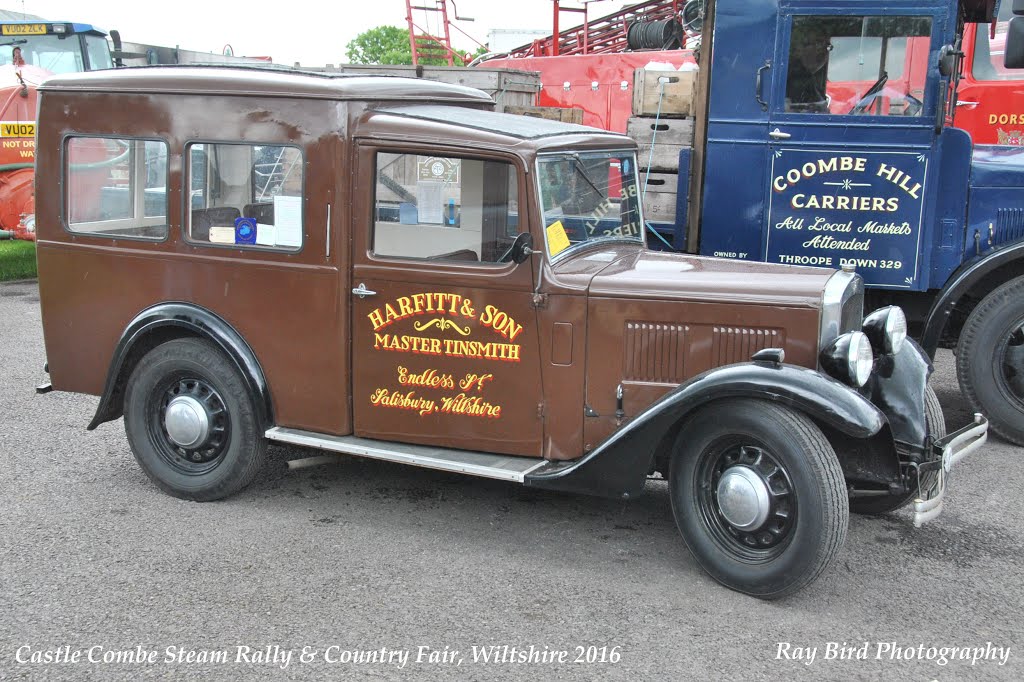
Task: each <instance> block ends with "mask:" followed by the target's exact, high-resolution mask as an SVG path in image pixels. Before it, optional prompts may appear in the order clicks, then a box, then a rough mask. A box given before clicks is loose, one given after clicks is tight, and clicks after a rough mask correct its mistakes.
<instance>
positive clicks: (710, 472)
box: [669, 400, 850, 599]
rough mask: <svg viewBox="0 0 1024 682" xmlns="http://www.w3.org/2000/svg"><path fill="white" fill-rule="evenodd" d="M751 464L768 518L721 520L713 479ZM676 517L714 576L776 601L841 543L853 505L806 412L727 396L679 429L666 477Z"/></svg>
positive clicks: (813, 574)
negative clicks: (749, 525)
mask: <svg viewBox="0 0 1024 682" xmlns="http://www.w3.org/2000/svg"><path fill="white" fill-rule="evenodd" d="M733 467H736V469H742V468H746V469H750V470H751V471H753V472H755V473H756V475H757V476H760V477H761V479H762V480H763V481H764V485H765V489H766V490H768V491H770V492H769V496H770V498H771V503H770V512H769V513H768V517H767V519H766V520H765V521H764V522H763V523H762V524H761V525H759V526H757V527H755V528H753V529H752V530H749V531H741V530H739V529H737V527H735V526H733V525H732V524H731V523H730V522H729V521H727V520H726V518H725V515H724V513H723V511H722V508H721V506H720V505H719V504H718V491H717V485H718V482H721V480H722V477H723V475H724V474H726V473H727V472H729V471H731V470H733ZM669 490H670V495H671V499H672V513H673V515H674V516H675V519H676V525H677V526H678V527H679V532H680V533H681V535H682V536H683V540H684V541H685V542H686V546H687V547H688V548H689V550H690V552H691V553H692V554H693V556H694V558H695V559H696V560H697V563H699V564H700V565H701V567H702V568H703V569H704V570H705V571H707V572H708V573H709V574H710V575H711V577H712V578H714V579H715V580H717V581H718V582H720V583H721V584H723V585H725V586H726V587H729V588H731V589H734V590H737V591H739V592H743V593H745V594H749V595H752V596H755V597H760V598H762V599H777V598H780V597H784V596H786V595H788V594H791V593H793V592H796V591H797V590H800V589H801V588H803V587H805V586H807V585H808V584H810V583H811V582H813V581H814V580H815V579H816V578H817V577H818V576H819V575H820V574H821V573H822V571H824V570H825V569H826V568H828V566H829V565H830V564H831V563H832V562H833V561H834V560H835V558H836V556H837V555H838V554H839V550H840V548H841V547H842V546H843V543H844V542H845V540H846V530H847V525H848V523H849V516H850V511H849V506H848V500H847V493H846V484H845V481H844V479H843V472H842V469H841V468H840V466H839V460H838V458H837V457H836V454H835V451H834V450H833V449H832V446H831V444H830V443H829V442H828V440H827V439H826V438H825V436H824V434H822V432H821V430H820V429H819V428H818V427H817V426H816V425H815V424H814V423H813V422H812V421H811V420H810V419H808V418H807V417H805V416H804V415H802V414H799V413H797V412H794V411H792V410H790V409H787V408H785V407H781V406H779V405H775V404H772V403H769V402H765V401H761V400H730V401H723V402H720V403H716V404H713V405H711V406H709V407H707V408H705V409H703V410H701V411H700V413H698V414H697V415H695V416H694V417H693V418H692V419H691V420H690V421H689V422H688V423H687V424H686V425H684V427H683V429H682V430H681V431H680V435H679V438H678V439H677V441H676V447H675V451H674V453H673V457H672V465H671V470H670V474H669Z"/></svg>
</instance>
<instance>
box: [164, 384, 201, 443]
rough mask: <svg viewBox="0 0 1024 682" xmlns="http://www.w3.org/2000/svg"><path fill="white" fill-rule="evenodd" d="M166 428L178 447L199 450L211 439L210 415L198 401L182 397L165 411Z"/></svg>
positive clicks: (185, 396) (172, 402) (189, 397)
mask: <svg viewBox="0 0 1024 682" xmlns="http://www.w3.org/2000/svg"><path fill="white" fill-rule="evenodd" d="M164 428H165V429H167V436H168V437H169V438H170V439H171V441H172V442H173V443H174V444H175V445H177V446H178V447H182V448H197V447H199V446H200V445H202V444H203V443H204V442H206V439H207V438H209V437H210V415H209V414H207V412H206V408H205V407H203V404H202V403H200V402H199V401H198V400H196V399H195V398H193V397H192V396H187V395H180V396H178V397H177V398H175V399H174V400H172V401H171V402H170V403H169V404H168V405H167V409H166V410H164Z"/></svg>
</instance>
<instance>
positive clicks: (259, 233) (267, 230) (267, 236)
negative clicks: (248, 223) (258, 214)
mask: <svg viewBox="0 0 1024 682" xmlns="http://www.w3.org/2000/svg"><path fill="white" fill-rule="evenodd" d="M256 243H257V244H260V245H262V246H274V245H276V244H277V228H276V227H275V226H274V225H267V224H266V223H256Z"/></svg>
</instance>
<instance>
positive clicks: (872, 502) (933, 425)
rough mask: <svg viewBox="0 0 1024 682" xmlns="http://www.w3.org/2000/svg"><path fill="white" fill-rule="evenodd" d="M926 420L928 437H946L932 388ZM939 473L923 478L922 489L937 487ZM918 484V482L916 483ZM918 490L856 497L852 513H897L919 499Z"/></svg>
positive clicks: (926, 402) (927, 398)
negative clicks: (915, 499)
mask: <svg viewBox="0 0 1024 682" xmlns="http://www.w3.org/2000/svg"><path fill="white" fill-rule="evenodd" d="M924 418H925V422H926V423H927V424H928V435H929V436H931V439H932V440H933V441H936V440H939V439H941V438H943V437H945V435H946V418H945V417H943V416H942V405H940V404H939V397H938V396H937V395H935V391H933V390H932V387H931V386H927V387H926V388H925V393H924ZM936 476H938V473H937V472H934V471H930V472H928V473H926V474H924V475H922V476H921V485H920V489H922V490H928V489H930V488H931V487H932V486H933V485H935V477H936ZM915 483H916V482H915ZM917 493H918V488H917V487H915V488H914V489H913V490H911V491H910V492H908V493H903V494H901V495H885V496H880V497H854V498H852V499H851V500H850V511H851V512H853V513H854V514H863V515H866V516H874V515H877V514H886V513H888V512H891V511H896V510H897V509H900V508H902V507H905V506H907V505H908V504H910V503H911V502H912V501H913V500H914V498H915V497H917Z"/></svg>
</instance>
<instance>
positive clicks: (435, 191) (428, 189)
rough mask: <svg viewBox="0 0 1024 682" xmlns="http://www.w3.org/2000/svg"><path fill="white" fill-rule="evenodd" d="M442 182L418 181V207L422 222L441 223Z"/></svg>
mask: <svg viewBox="0 0 1024 682" xmlns="http://www.w3.org/2000/svg"><path fill="white" fill-rule="evenodd" d="M441 187H442V183H440V182H417V183H416V208H417V209H419V219H420V223H430V224H433V225H440V224H441V221H442V218H443V216H442V211H441Z"/></svg>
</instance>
